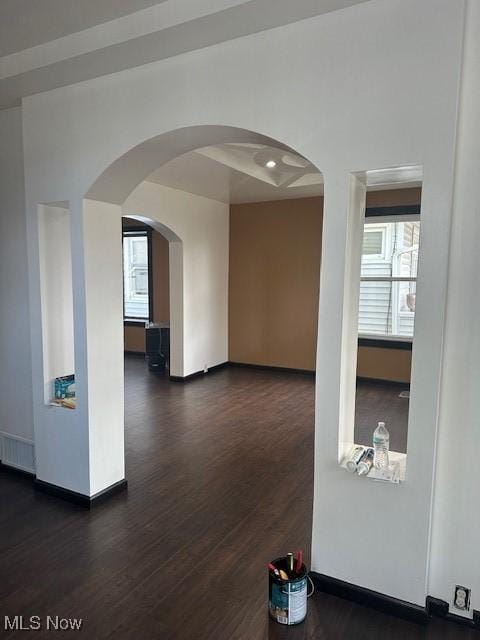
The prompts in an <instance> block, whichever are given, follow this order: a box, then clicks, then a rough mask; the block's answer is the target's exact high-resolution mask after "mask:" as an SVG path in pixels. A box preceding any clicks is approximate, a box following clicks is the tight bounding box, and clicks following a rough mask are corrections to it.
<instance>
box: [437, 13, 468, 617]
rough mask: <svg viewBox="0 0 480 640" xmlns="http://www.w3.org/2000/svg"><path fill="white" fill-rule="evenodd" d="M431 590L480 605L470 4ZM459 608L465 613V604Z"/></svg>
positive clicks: (452, 241) (449, 598)
mask: <svg viewBox="0 0 480 640" xmlns="http://www.w3.org/2000/svg"><path fill="white" fill-rule="evenodd" d="M466 24H467V33H466V36H467V37H466V42H465V56H466V57H465V67H464V70H463V77H462V94H461V103H460V113H459V128H458V143H457V166H456V171H455V196H454V200H453V225H452V238H451V252H450V273H449V281H448V305H447V322H446V332H445V365H444V375H443V382H442V392H441V398H440V426H439V434H438V456H437V472H436V486H435V502H434V518H433V531H432V554H431V569H430V585H429V591H430V593H431V594H432V595H434V596H436V597H438V598H442V599H444V600H447V601H451V599H452V596H453V589H454V586H455V584H461V585H464V586H466V587H470V588H471V589H472V606H473V607H474V608H475V609H480V551H479V542H478V540H479V538H478V532H479V531H480V483H479V471H478V459H479V455H480V426H479V425H480V400H479V397H480V396H479V390H480V320H479V319H480V295H479V274H480V252H479V239H480V181H479V176H480V118H479V114H480V39H479V37H478V34H479V33H480V3H478V2H477V1H476V0H471V1H469V3H468V13H467V23H466ZM455 613H457V614H458V613H461V612H459V611H458V610H457V611H455Z"/></svg>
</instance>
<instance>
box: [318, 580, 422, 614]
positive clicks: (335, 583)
mask: <svg viewBox="0 0 480 640" xmlns="http://www.w3.org/2000/svg"><path fill="white" fill-rule="evenodd" d="M310 577H311V578H312V580H313V582H314V584H315V589H316V590H317V591H323V592H324V593H329V594H331V595H334V596H337V597H339V598H344V599H345V600H351V601H352V602H356V603H357V604H361V605H364V606H366V607H370V608H372V609H376V610H377V611H381V612H382V613H388V614H390V615H393V616H396V617H397V618H403V619H405V620H410V621H411V622H416V623H418V624H426V623H427V622H428V620H429V615H428V613H427V610H426V608H425V607H421V606H419V605H417V604H412V603H411V602H405V601H404V600H399V599H398V598H393V597H391V596H386V595H384V594H382V593H378V592H377V591H371V590H370V589H365V588H364V587H358V586H357V585H354V584H350V583H349V582H344V581H343V580H338V579H337V578H331V577H330V576H326V575H324V574H322V573H316V572H315V571H312V572H311V573H310Z"/></svg>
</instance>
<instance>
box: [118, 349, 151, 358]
mask: <svg viewBox="0 0 480 640" xmlns="http://www.w3.org/2000/svg"><path fill="white" fill-rule="evenodd" d="M123 353H124V354H125V355H127V356H140V357H142V358H145V355H146V354H145V351H130V350H129V349H124V351H123Z"/></svg>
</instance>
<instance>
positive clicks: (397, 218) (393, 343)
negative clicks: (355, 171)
mask: <svg viewBox="0 0 480 640" xmlns="http://www.w3.org/2000/svg"><path fill="white" fill-rule="evenodd" d="M409 221H412V222H418V221H420V205H419V204H418V205H396V206H392V207H367V208H366V209H365V224H369V223H370V224H382V223H388V222H409ZM386 235H387V234H386V233H385V235H384V246H383V247H382V248H383V249H384V250H385V244H386ZM362 238H363V236H362ZM384 256H385V251H384V254H383V257H384ZM374 257H375V258H376V259H381V256H374ZM369 258H370V256H368V257H367V258H366V260H367V262H368V261H369ZM417 279H418V274H417V277H415V278H409V277H404V276H401V277H398V276H391V277H390V276H386V277H378V276H360V282H376V281H382V280H388V281H389V282H391V283H392V286H393V283H394V282H417ZM399 313H403V314H404V315H408V314H411V313H414V312H411V311H410V312H399ZM412 344H413V336H399V335H391V336H389V335H381V334H373V333H368V334H366V333H363V334H360V333H359V335H358V346H361V347H376V348H385V349H405V350H410V351H411V349H412Z"/></svg>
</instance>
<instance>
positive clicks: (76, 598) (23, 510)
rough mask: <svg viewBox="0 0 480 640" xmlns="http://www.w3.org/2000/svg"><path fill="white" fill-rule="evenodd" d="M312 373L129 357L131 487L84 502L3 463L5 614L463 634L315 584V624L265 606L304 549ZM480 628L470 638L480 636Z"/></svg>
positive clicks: (208, 626)
mask: <svg viewBox="0 0 480 640" xmlns="http://www.w3.org/2000/svg"><path fill="white" fill-rule="evenodd" d="M313 396H314V382H313V379H312V378H310V377H308V376H303V375H296V374H288V373H271V372H265V371H254V370H248V369H241V368H229V369H224V370H220V371H218V372H216V373H213V374H210V375H208V376H206V377H204V378H199V379H196V380H194V381H192V382H190V383H188V384H181V383H180V384H179V383H171V382H169V381H167V380H165V379H163V378H161V377H157V376H156V375H155V374H149V373H148V371H147V369H146V367H145V365H144V362H143V361H142V359H140V358H135V357H129V358H128V359H127V361H126V424H127V430H126V438H127V442H126V446H127V476H128V481H129V488H128V493H123V494H119V495H116V496H114V497H112V498H111V499H110V500H109V501H108V502H106V503H104V504H102V505H99V506H98V507H95V508H94V509H92V510H91V511H87V510H84V509H83V508H81V507H77V506H75V505H72V504H70V503H68V502H64V501H62V500H60V499H57V498H54V497H50V496H47V495H44V494H40V493H35V491H34V490H33V487H32V483H31V481H30V480H29V479H26V478H23V477H17V476H14V475H10V474H8V473H2V474H1V475H0V504H1V510H0V636H1V637H2V638H17V637H18V638H20V637H25V638H30V639H33V638H50V637H67V636H68V637H74V636H75V635H76V633H75V632H72V631H70V632H64V633H62V632H60V631H58V632H52V631H50V632H47V631H46V630H45V629H43V630H41V631H25V632H11V631H8V632H7V631H4V630H3V616H4V615H8V616H14V615H23V616H24V617H25V618H26V617H28V616H31V615H38V616H42V617H44V616H47V615H53V616H55V615H58V616H61V617H76V618H83V629H82V632H81V634H83V637H86V638H88V639H89V640H94V639H100V638H102V639H103V638H111V639H114V638H115V639H117V638H118V639H127V638H132V639H135V640H153V639H155V638H159V639H161V640H169V639H172V640H177V639H178V640H203V639H205V640H207V639H208V640H210V639H212V640H213V639H216V640H257V639H266V638H268V639H283V638H287V637H288V638H290V639H295V640H298V639H307V638H308V639H313V638H315V639H318V640H324V639H328V640H330V639H331V640H336V639H348V640H350V639H352V640H360V639H362V638H365V639H367V638H368V640H376V639H380V638H381V639H382V640H384V639H385V638H388V639H389V640H395V639H399V640H400V639H402V640H403V639H404V638H406V637H408V638H409V639H410V640H420V639H421V640H433V639H437V638H445V639H447V640H449V639H451V640H454V639H459V640H460V639H467V638H474V637H478V635H477V633H476V632H473V631H471V630H468V629H465V628H463V627H460V626H457V625H455V624H451V623H450V624H449V623H445V622H442V621H439V620H434V621H432V622H431V624H430V625H428V626H427V627H423V626H418V625H416V624H413V623H408V622H405V621H403V620H400V619H397V618H394V617H391V616H387V615H383V614H380V613H377V612H375V611H373V610H370V609H367V608H365V607H362V606H360V605H355V604H352V603H350V602H348V601H345V600H342V599H339V598H335V597H333V596H328V595H326V594H322V593H317V594H315V595H314V597H313V598H312V599H311V600H310V604H309V614H308V618H307V621H306V622H305V623H304V624H302V625H300V626H299V627H295V628H284V627H281V626H279V625H277V624H276V623H274V622H272V621H270V620H269V619H268V616H267V613H266V601H267V576H266V573H267V572H266V568H265V565H266V563H267V562H268V561H269V560H270V559H271V558H274V557H275V556H276V555H279V554H283V553H284V552H286V551H288V550H294V549H296V548H298V547H303V548H304V549H306V550H308V549H309V546H310V529H311V510H312V473H313V417H314V402H313V401H314V397H313ZM473 634H475V635H473Z"/></svg>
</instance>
